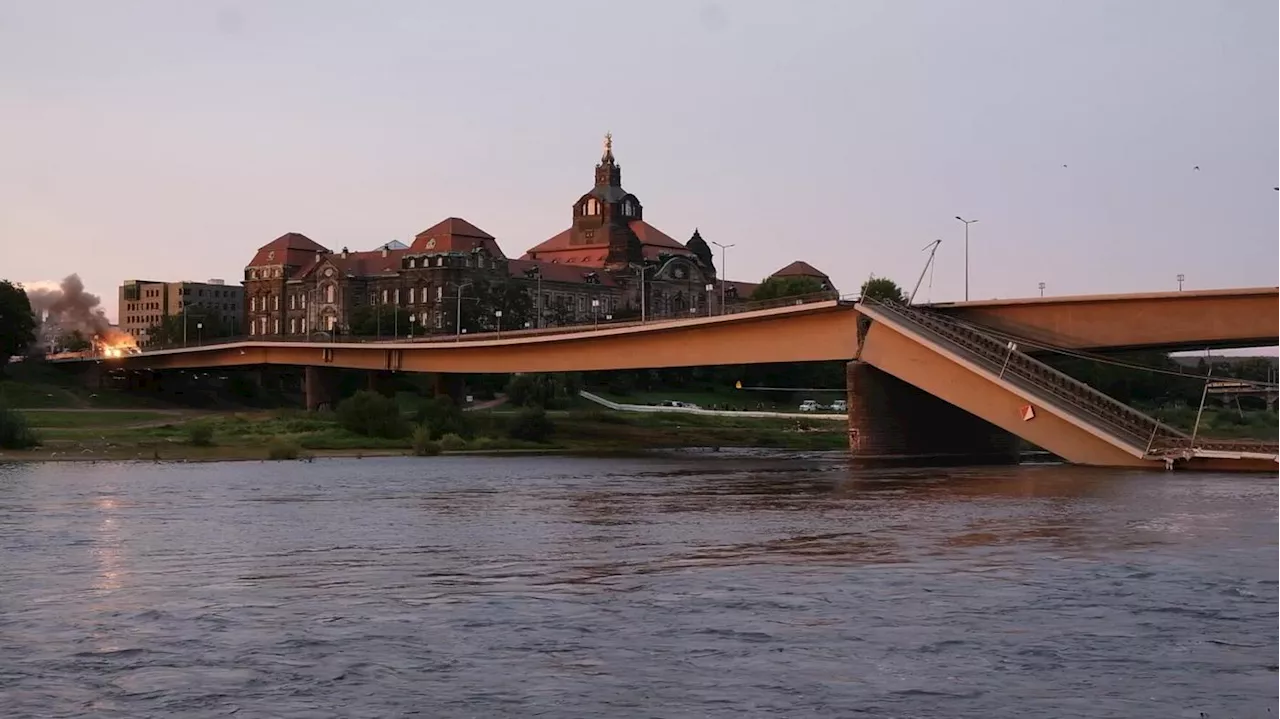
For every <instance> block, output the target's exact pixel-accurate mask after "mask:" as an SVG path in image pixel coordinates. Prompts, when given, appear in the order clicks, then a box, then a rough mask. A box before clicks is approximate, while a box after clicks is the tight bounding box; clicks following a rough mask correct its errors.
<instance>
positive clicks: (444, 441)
mask: <svg viewBox="0 0 1280 719" xmlns="http://www.w3.org/2000/svg"><path fill="white" fill-rule="evenodd" d="M440 448H441V449H443V450H444V451H446V452H458V451H460V450H464V449H466V448H467V440H465V439H463V438H462V437H461V436H459V435H457V434H454V433H453V432H450V433H449V434H446V435H445V436H443V437H441V438H440Z"/></svg>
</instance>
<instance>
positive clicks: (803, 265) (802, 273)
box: [769, 260, 831, 281]
mask: <svg viewBox="0 0 1280 719" xmlns="http://www.w3.org/2000/svg"><path fill="white" fill-rule="evenodd" d="M769 276H770V277H814V278H817V279H820V280H827V281H830V280H831V278H830V277H827V275H826V273H825V272H822V271H820V270H818V268H816V267H814V266H813V265H811V264H809V263H808V262H805V261H803V260H796V261H795V262H792V263H791V264H789V265H787V266H786V267H783V268H782V269H780V270H778V271H777V272H775V273H773V274H772V275H769Z"/></svg>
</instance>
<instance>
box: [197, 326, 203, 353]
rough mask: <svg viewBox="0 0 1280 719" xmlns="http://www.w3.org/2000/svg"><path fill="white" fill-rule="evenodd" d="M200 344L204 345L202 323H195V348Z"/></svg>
mask: <svg viewBox="0 0 1280 719" xmlns="http://www.w3.org/2000/svg"><path fill="white" fill-rule="evenodd" d="M202 344H204V323H203V322H197V323H196V346H197V347H199V346H200V345H202Z"/></svg>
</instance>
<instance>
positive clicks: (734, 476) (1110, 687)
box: [0, 452, 1277, 719]
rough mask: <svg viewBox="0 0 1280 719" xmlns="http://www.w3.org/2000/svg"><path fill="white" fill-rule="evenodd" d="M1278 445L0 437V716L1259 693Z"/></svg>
mask: <svg viewBox="0 0 1280 719" xmlns="http://www.w3.org/2000/svg"><path fill="white" fill-rule="evenodd" d="M1276 508H1277V489H1276V479H1275V477H1258V476H1230V475H1195V474H1176V473H1174V474H1164V473H1139V472H1133V473H1129V472H1118V471H1099V470H1092V469H1081V468H1067V467H1015V468H1000V469H980V470H978V469H972V470H931V471H924V470H911V471H907V470H895V471H888V470H879V471H865V470H851V469H850V468H849V467H848V466H847V464H846V463H845V460H844V457H843V456H842V455H838V454H837V455H790V456H784V455H776V454H775V455H769V454H763V455H761V454H730V453H723V452H722V453H716V454H695V453H689V454H677V455H665V456H657V455H655V456H646V457H640V458H573V457H533V458H528V457H523V458H514V457H496V458H480V457H466V458H463V457H441V458H431V459H408V458H388V459H365V460H354V459H353V460H325V461H316V462H314V463H225V464H155V463H139V464H129V463H122V464H101V463H100V464H94V465H88V464H44V465H39V464H32V465H0V715H3V716H5V717H27V716H31V717H46V716H47V717H71V716H94V717H149V716H155V717H162V716H163V717H218V716H229V715H234V716H236V717H240V718H243V717H396V716H414V715H416V716H424V717H855V716H858V717H861V716H867V717H1054V718H1057V717H1159V718H1160V719H1167V718H1169V717H1192V718H1198V717H1201V716H1202V714H1201V713H1202V712H1203V716H1207V717H1210V718H1211V719H1216V718H1218V717H1222V718H1224V719H1225V718H1227V717H1263V716H1274V715H1275V709H1274V707H1275V703H1276V698H1277V697H1276V682H1277V674H1276V656H1277V584H1276V582H1277V546H1276V537H1277V511H1276Z"/></svg>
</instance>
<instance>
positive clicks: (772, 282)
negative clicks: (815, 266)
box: [751, 277, 830, 302]
mask: <svg viewBox="0 0 1280 719" xmlns="http://www.w3.org/2000/svg"><path fill="white" fill-rule="evenodd" d="M828 289H830V288H829V287H827V286H826V285H825V284H824V283H823V282H822V281H821V280H819V279H817V278H814V277H770V278H769V279H767V280H765V281H764V282H762V283H760V286H759V287H757V288H756V291H755V292H752V293H751V300H752V301H753V302H756V301H760V300H776V299H779V298H781V297H800V296H802V295H813V294H817V293H819V292H822V291H824V290H828Z"/></svg>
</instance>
